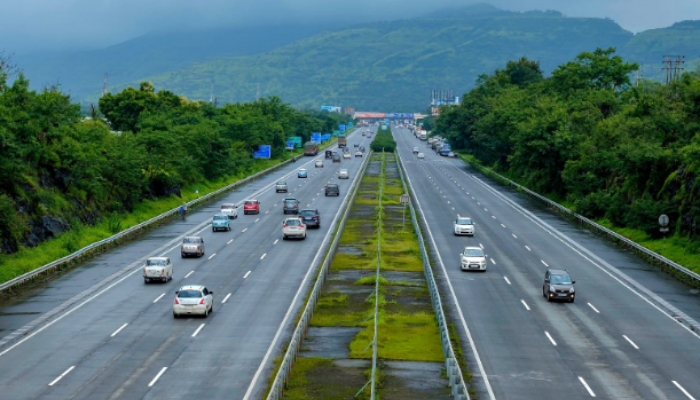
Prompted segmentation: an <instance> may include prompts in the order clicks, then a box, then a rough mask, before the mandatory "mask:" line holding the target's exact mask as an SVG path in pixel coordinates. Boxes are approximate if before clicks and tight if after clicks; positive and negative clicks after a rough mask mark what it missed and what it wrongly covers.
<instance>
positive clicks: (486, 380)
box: [244, 167, 510, 400]
mask: <svg viewBox="0 0 700 400" xmlns="http://www.w3.org/2000/svg"><path fill="white" fill-rule="evenodd" d="M399 168H400V167H399ZM406 172H408V171H406ZM406 179H407V180H408V184H409V186H410V187H413V184H411V177H410V176H408V173H406ZM415 197H416V205H417V206H418V208H419V209H420V210H421V213H420V214H421V217H422V219H423V222H424V223H425V226H426V232H427V233H428V236H429V237H430V241H431V243H432V245H433V248H434V249H436V251H435V255H436V256H437V259H438V262H439V263H440V267H441V269H442V273H443V276H444V277H445V278H446V279H445V282H446V283H447V287H448V288H449V289H450V295H452V300H453V301H454V304H455V308H456V310H457V314H458V315H459V319H460V321H461V322H462V328H464V331H465V333H466V335H467V340H469V346H470V347H471V348H472V351H473V352H474V358H475V359H476V363H477V366H478V368H479V373H480V374H481V377H482V378H483V380H484V385H485V386H486V391H487V392H488V394H489V398H490V399H491V400H496V395H495V394H494V393H493V388H491V383H490V382H489V378H488V375H486V371H485V370H484V364H483V363H482V362H481V358H480V357H479V351H478V350H477V349H476V343H474V338H472V334H471V331H470V330H469V326H467V320H466V319H465V318H464V312H462V306H461V305H460V304H459V301H458V300H457V295H456V294H455V290H454V287H453V286H452V281H451V280H450V279H449V275H447V268H446V267H445V263H444V262H443V261H442V256H441V255H440V251H439V250H438V246H437V244H436V243H435V238H434V237H433V232H432V230H431V229H430V225H428V221H427V220H426V219H425V215H424V214H423V212H422V211H423V207H422V206H421V204H420V200H418V196H417V195H416V196H415ZM506 280H507V279H506ZM509 284H510V283H509ZM244 400H246V399H244Z"/></svg>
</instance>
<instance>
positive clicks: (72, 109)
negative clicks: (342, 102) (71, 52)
mask: <svg viewBox="0 0 700 400" xmlns="http://www.w3.org/2000/svg"><path fill="white" fill-rule="evenodd" d="M99 105H100V110H101V111H102V113H104V122H103V119H102V118H101V117H100V118H94V119H87V120H85V119H84V118H82V117H81V115H80V112H79V109H80V107H79V105H78V104H75V103H72V102H71V101H70V98H69V96H67V95H65V94H63V93H61V92H59V91H56V90H45V91H42V92H35V91H31V90H29V81H28V80H27V79H26V78H25V77H24V76H23V75H19V77H18V78H17V79H15V80H14V82H13V83H12V84H7V69H6V65H4V64H1V63H0V221H2V223H1V224H0V243H1V247H0V255H2V254H11V253H15V252H17V251H18V250H19V249H20V248H21V247H34V246H36V245H38V244H40V243H41V242H42V241H44V240H46V239H50V238H51V237H53V236H55V235H57V234H59V233H61V232H64V231H68V230H71V229H76V228H79V227H81V226H84V225H93V224H95V223H97V222H100V221H102V220H103V219H104V218H105V217H107V216H108V215H111V216H115V215H117V214H120V213H128V212H130V211H132V210H133V209H134V207H135V206H136V205H138V204H139V203H141V202H143V201H144V200H148V199H158V198H164V197H169V196H172V195H174V196H180V190H181V188H182V187H183V186H186V185H191V184H193V183H197V184H202V185H205V184H206V183H207V182H211V181H225V180H226V179H227V177H232V176H241V174H245V173H247V172H248V171H250V168H252V167H254V166H255V161H254V160H253V159H252V152H253V150H255V149H257V146H258V145H260V144H271V145H272V146H273V152H272V156H273V158H280V157H281V156H282V154H281V153H282V152H283V148H284V146H285V140H284V139H285V138H286V137H288V136H302V137H303V138H304V139H305V140H306V139H308V138H309V135H310V133H312V132H329V131H332V130H333V129H337V125H338V124H339V123H344V122H345V121H346V120H347V117H346V116H344V115H341V114H337V113H334V114H329V113H327V112H326V113H320V112H298V111H296V110H294V109H292V108H290V107H289V106H287V105H286V104H284V103H282V101H281V100H280V98H278V97H270V98H267V99H260V100H258V101H256V102H253V103H244V104H228V105H226V106H224V107H220V108H215V107H214V106H212V105H211V104H208V103H205V102H201V101H190V100H188V99H186V98H185V97H182V96H178V95H176V94H174V93H172V92H168V91H155V90H154V89H153V86H152V85H151V84H150V83H142V84H141V85H140V87H139V88H138V89H134V88H128V89H126V90H124V91H122V92H120V93H116V94H109V95H107V96H105V97H103V98H102V99H101V100H100V103H99ZM95 116H96V117H97V115H95ZM117 131H121V132H117ZM115 213H116V214H115ZM110 229H111V230H114V232H113V233H116V231H118V230H119V229H120V227H119V224H117V223H116V222H115V224H114V225H113V226H111V227H110ZM65 250H66V251H75V250H76V249H74V248H71V249H65ZM2 261H3V258H2V257H0V264H1V263H2ZM35 267H37V266H35Z"/></svg>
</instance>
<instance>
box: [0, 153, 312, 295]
mask: <svg viewBox="0 0 700 400" xmlns="http://www.w3.org/2000/svg"><path fill="white" fill-rule="evenodd" d="M301 157H302V156H295V157H292V158H290V159H289V160H285V161H283V162H281V163H279V164H276V165H274V166H272V167H270V168H267V169H265V170H263V171H260V172H257V173H255V174H253V175H251V176H248V177H246V178H243V179H241V180H239V181H236V182H234V183H232V184H230V185H227V186H224V187H222V188H221V189H218V190H215V191H213V192H211V193H209V194H206V195H204V196H202V197H200V198H198V199H195V200H192V201H190V202H187V206H188V208H189V207H190V206H196V205H198V204H200V203H203V202H206V201H208V200H210V199H212V198H214V197H216V196H219V195H220V194H223V193H225V192H228V191H231V190H233V189H235V188H236V187H238V186H241V185H245V184H247V183H248V182H250V181H253V180H255V179H257V178H259V177H261V176H264V175H267V174H269V173H270V172H273V171H276V170H277V169H279V168H281V167H282V166H285V165H287V164H289V163H291V162H292V160H295V161H296V160H297V159H299V158H301ZM178 212H179V207H178V208H174V209H172V210H170V211H166V212H164V213H162V214H160V215H158V216H155V217H153V218H151V219H149V220H147V221H144V222H142V223H140V224H138V225H134V226H132V227H131V228H128V229H125V230H123V231H121V232H119V233H117V234H114V235H112V236H110V237H108V238H106V239H102V240H100V241H97V242H94V243H92V244H90V245H87V246H85V247H83V248H82V249H80V250H78V251H76V252H74V253H72V254H69V255H67V256H65V257H62V258H59V259H58V260H55V261H53V262H50V263H48V264H46V265H43V266H41V267H39V268H37V269H35V270H33V271H29V272H27V273H25V274H22V275H20V276H18V277H16V278H14V279H12V280H9V281H7V282H5V283H3V284H0V292H3V291H5V290H9V289H11V288H13V287H15V286H17V285H21V284H23V283H25V282H27V281H30V280H32V279H35V278H36V277H37V276H39V275H40V274H42V273H45V272H46V273H48V272H50V271H52V270H55V269H57V268H60V267H62V266H66V265H71V264H73V263H76V262H79V261H80V260H82V259H83V258H85V257H88V256H91V255H92V254H93V253H94V252H95V251H97V250H100V249H103V248H105V247H107V246H109V245H112V244H117V243H119V241H120V240H122V239H126V238H127V237H129V236H132V235H134V234H137V233H139V232H141V231H142V230H144V229H146V228H148V227H150V226H152V225H155V224H157V223H159V222H161V221H163V220H166V219H168V218H171V217H173V216H175V215H177V214H178Z"/></svg>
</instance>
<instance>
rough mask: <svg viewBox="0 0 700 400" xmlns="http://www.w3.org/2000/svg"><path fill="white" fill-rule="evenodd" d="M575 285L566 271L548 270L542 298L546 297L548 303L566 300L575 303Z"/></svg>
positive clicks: (545, 275) (545, 274)
mask: <svg viewBox="0 0 700 400" xmlns="http://www.w3.org/2000/svg"><path fill="white" fill-rule="evenodd" d="M575 283H576V281H572V280H571V276H570V275H569V273H568V272H566V270H565V269H548V270H547V272H545V273H544V285H542V296H544V297H546V298H547V301H553V300H564V301H568V302H569V303H573V302H574V299H575V298H576V293H575V290H574V284H575Z"/></svg>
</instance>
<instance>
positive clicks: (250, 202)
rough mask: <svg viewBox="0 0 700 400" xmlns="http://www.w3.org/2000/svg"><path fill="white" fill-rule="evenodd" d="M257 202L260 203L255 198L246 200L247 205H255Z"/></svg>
mask: <svg viewBox="0 0 700 400" xmlns="http://www.w3.org/2000/svg"><path fill="white" fill-rule="evenodd" d="M256 204H258V202H257V201H255V200H247V201H246V202H245V205H247V206H253V205H256Z"/></svg>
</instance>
